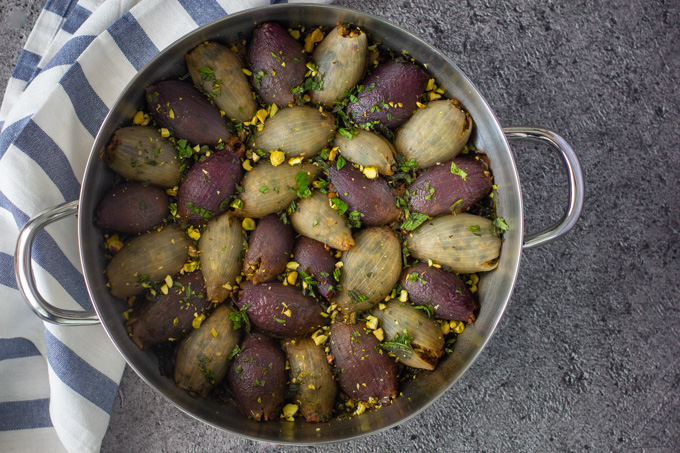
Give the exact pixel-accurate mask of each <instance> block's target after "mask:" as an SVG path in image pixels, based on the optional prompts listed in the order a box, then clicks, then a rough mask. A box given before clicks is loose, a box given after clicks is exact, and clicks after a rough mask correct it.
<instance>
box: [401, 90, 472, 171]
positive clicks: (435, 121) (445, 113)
mask: <svg viewBox="0 0 680 453" xmlns="http://www.w3.org/2000/svg"><path fill="white" fill-rule="evenodd" d="M471 132H472V118H471V117H470V115H469V114H468V113H467V112H464V111H463V110H461V109H460V107H458V104H457V102H456V101H452V100H440V101H432V102H428V103H427V104H426V107H425V108H424V109H418V110H417V111H416V112H415V113H414V114H413V116H412V117H411V119H409V120H408V121H406V122H405V123H404V125H403V126H401V127H400V128H399V130H397V132H396V134H395V136H394V147H395V148H396V149H397V151H398V152H399V153H401V154H403V155H404V157H406V159H415V160H416V161H417V162H418V168H427V167H431V166H432V165H435V164H437V163H440V162H446V161H448V160H451V159H453V158H454V157H456V156H457V155H458V153H460V152H461V150H462V149H463V148H465V144H466V143H467V141H468V139H469V138H470V133H471Z"/></svg>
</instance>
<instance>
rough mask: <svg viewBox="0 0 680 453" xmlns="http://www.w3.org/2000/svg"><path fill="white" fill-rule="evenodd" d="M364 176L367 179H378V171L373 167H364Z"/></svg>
mask: <svg viewBox="0 0 680 453" xmlns="http://www.w3.org/2000/svg"><path fill="white" fill-rule="evenodd" d="M363 173H364V176H366V177H367V178H368V179H375V178H377V177H378V169H377V168H376V167H374V166H372V165H371V166H369V167H364V172H363Z"/></svg>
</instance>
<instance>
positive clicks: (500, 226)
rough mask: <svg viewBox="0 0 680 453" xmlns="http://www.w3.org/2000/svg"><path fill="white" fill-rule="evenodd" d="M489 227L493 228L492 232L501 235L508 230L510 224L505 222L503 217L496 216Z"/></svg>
mask: <svg viewBox="0 0 680 453" xmlns="http://www.w3.org/2000/svg"><path fill="white" fill-rule="evenodd" d="M489 228H490V229H491V234H493V235H494V236H497V237H500V236H501V235H502V234H503V233H505V232H506V231H508V224H507V223H505V219H504V218H503V217H496V218H495V219H494V221H493V223H492V224H491V225H490V226H489Z"/></svg>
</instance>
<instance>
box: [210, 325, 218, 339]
mask: <svg viewBox="0 0 680 453" xmlns="http://www.w3.org/2000/svg"><path fill="white" fill-rule="evenodd" d="M210 335H212V336H213V338H217V331H216V330H215V328H214V327H213V328H212V329H210Z"/></svg>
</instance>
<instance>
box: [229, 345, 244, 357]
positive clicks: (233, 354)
mask: <svg viewBox="0 0 680 453" xmlns="http://www.w3.org/2000/svg"><path fill="white" fill-rule="evenodd" d="M240 352H241V348H239V347H238V345H235V346H234V349H232V350H231V353H230V354H229V360H233V359H234V357H236V356H237V355H239V353H240Z"/></svg>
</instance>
